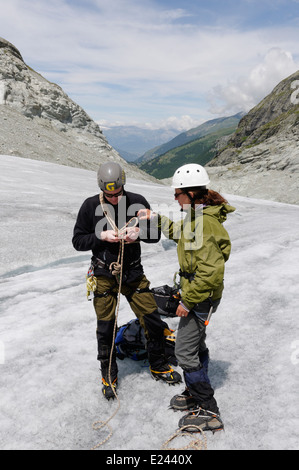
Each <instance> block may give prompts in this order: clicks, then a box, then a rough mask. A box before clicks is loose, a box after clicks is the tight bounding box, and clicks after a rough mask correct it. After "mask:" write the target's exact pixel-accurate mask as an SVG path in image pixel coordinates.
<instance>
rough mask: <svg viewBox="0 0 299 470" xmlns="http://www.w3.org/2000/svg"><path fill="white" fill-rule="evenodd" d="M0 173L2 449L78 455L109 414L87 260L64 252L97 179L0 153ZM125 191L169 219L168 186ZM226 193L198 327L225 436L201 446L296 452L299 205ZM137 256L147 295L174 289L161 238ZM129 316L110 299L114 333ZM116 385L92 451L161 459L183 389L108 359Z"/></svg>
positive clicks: (173, 260)
mask: <svg viewBox="0 0 299 470" xmlns="http://www.w3.org/2000/svg"><path fill="white" fill-rule="evenodd" d="M0 169H1V171H0V197H1V206H0V207H1V209H0V210H1V219H0V220H1V222H0V236H1V244H0V259H1V268H0V372H1V374H0V390H1V392H0V393H1V402H0V417H1V427H0V448H1V449H2V450H8V449H33V450H37V449H43V450H46V449H50V450H56V449H57V450H58V449H61V450H65V449H70V450H85V449H86V450H88V449H90V448H92V447H93V446H95V445H96V444H97V443H98V442H100V441H102V440H103V439H105V437H106V436H107V431H106V430H104V431H100V432H97V431H94V430H93V429H92V423H93V422H94V421H97V420H106V419H108V418H109V416H111V414H112V413H113V411H114V410H115V407H116V406H117V404H116V402H114V403H112V402H107V401H106V400H104V399H103V397H102V394H101V385H100V373H99V363H98V361H97V360H96V356H97V345H96V336H95V330H96V317H95V314H94V310H93V305H92V302H88V301H87V299H86V289H85V275H86V272H87V269H88V266H89V260H90V253H78V252H76V251H75V250H74V249H73V246H72V243H71V239H72V231H73V227H74V224H75V219H76V215H77V212H78V210H79V208H80V206H81V204H82V203H83V201H84V200H85V199H86V198H87V197H89V196H92V195H94V194H97V193H98V188H97V181H96V175H95V173H94V172H88V171H86V170H80V169H75V168H69V167H63V166H59V165H54V164H50V163H45V162H38V161H33V160H27V159H21V158H17V157H10V156H7V157H6V156H0ZM212 183H213V182H212ZM211 187H213V184H211ZM126 188H127V189H128V190H129V191H133V192H137V193H140V194H142V195H144V196H145V197H146V198H147V199H148V201H149V202H150V204H151V205H152V206H153V208H155V209H159V210H161V212H166V210H168V211H170V212H173V215H174V217H179V216H180V213H179V207H178V205H177V202H175V201H174V198H173V190H172V189H171V188H168V187H165V186H159V185H155V184H151V183H145V182H138V181H133V180H130V179H129V181H128V184H127V186H126ZM225 196H226V197H227V198H228V200H229V202H230V203H231V204H232V205H233V206H234V207H236V209H237V210H236V212H235V213H233V214H231V215H230V216H229V218H228V220H227V222H226V223H225V227H226V229H227V230H228V232H229V234H230V236H231V240H232V247H233V248H232V254H231V258H230V260H229V261H228V263H227V266H226V274H225V291H224V296H223V300H222V303H221V305H220V307H219V309H218V311H217V313H216V314H215V315H214V316H213V318H212V321H211V323H210V325H209V326H208V330H207V334H208V338H207V345H208V347H209V349H210V356H211V365H210V379H211V382H212V384H213V386H214V388H215V394H216V398H217V401H218V405H219V407H220V411H221V415H222V418H223V421H224V424H225V432H221V433H216V434H215V435H213V434H208V433H206V437H207V446H208V449H209V450H216V449H225V450H239V449H249V450H253V449H265V450H268V449H293V450H294V449H298V447H299V445H298V442H299V436H298V434H299V433H298V428H299V426H298V411H299V405H298V370H299V332H298V313H299V307H298V305H299V289H298V279H299V206H292V205H286V204H279V203H274V202H271V201H263V200H253V199H247V198H243V197H237V196H233V195H225ZM167 207H168V208H167ZM142 250H143V265H144V269H145V273H146V275H147V277H148V278H149V280H150V281H151V283H152V286H153V287H154V286H160V285H163V284H169V285H172V279H173V275H174V273H175V271H176V270H177V268H178V264H177V256H176V247H175V245H174V244H172V243H171V242H169V241H168V240H165V239H164V238H163V239H162V240H161V241H160V242H159V243H158V244H156V245H146V244H142ZM132 318H134V315H133V313H132V312H131V310H130V308H129V305H128V304H127V302H126V299H125V298H122V299H121V304H120V313H119V322H118V323H119V325H121V324H123V323H126V322H127V321H128V320H130V319H132ZM177 324H178V319H171V320H170V321H169V325H170V326H171V327H173V328H176V326H177ZM178 370H180V369H179V368H178ZM119 382H120V383H119V385H120V386H119V399H120V410H119V411H118V413H117V415H116V416H115V417H114V418H113V420H112V421H111V423H110V425H111V427H112V429H113V435H112V437H111V438H110V439H109V441H108V442H107V443H106V444H105V445H104V446H103V447H102V449H103V450H111V449H113V450H141V449H144V450H153V449H157V450H159V449H161V447H162V445H163V443H164V442H165V441H166V440H167V439H168V438H169V437H170V436H171V435H172V434H173V433H174V432H175V430H176V429H177V425H178V421H179V419H180V417H181V413H174V412H173V411H172V410H169V409H168V405H169V401H170V399H171V397H172V396H173V395H174V394H175V393H179V392H180V391H182V390H183V385H180V386H176V387H172V386H168V385H166V384H163V383H158V382H155V381H154V380H152V379H151V377H150V374H149V370H148V367H146V366H145V365H144V364H141V363H137V362H134V361H131V360H129V359H126V360H124V361H120V362H119Z"/></svg>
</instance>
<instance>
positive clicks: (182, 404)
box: [170, 388, 196, 411]
mask: <svg viewBox="0 0 299 470" xmlns="http://www.w3.org/2000/svg"><path fill="white" fill-rule="evenodd" d="M194 407H196V402H195V400H194V398H193V396H192V395H191V393H190V392H189V390H188V388H186V389H185V390H184V391H183V393H181V394H180V395H175V396H174V397H173V398H172V399H171V400H170V408H172V409H173V410H174V411H187V410H191V409H192V408H194Z"/></svg>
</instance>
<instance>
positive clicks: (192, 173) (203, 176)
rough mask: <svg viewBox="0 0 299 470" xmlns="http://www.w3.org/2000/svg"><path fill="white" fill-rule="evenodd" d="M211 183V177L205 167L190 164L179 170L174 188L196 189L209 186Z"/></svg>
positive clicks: (173, 183) (173, 181)
mask: <svg viewBox="0 0 299 470" xmlns="http://www.w3.org/2000/svg"><path fill="white" fill-rule="evenodd" d="M209 182H210V179H209V175H208V173H207V172H206V170H205V169H204V167H203V166H201V165H197V164H196V163H189V164H188V165H184V166H181V167H180V168H178V169H177V171H176V172H175V174H174V176H173V180H172V186H171V187H172V188H175V189H177V188H195V187H198V186H207V185H208V184H209Z"/></svg>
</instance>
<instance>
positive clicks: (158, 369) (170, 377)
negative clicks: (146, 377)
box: [147, 332, 182, 385]
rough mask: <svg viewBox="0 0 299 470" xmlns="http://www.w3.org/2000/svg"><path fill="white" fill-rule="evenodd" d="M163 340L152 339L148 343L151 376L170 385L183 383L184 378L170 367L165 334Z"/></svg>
mask: <svg viewBox="0 0 299 470" xmlns="http://www.w3.org/2000/svg"><path fill="white" fill-rule="evenodd" d="M162 335H163V336H162V338H154V339H150V340H149V341H148V342H147V353H148V361H149V364H150V372H151V376H152V378H153V379H155V380H162V381H164V382H166V383H168V384H170V385H171V384H172V385H175V384H177V383H181V381H182V377H181V375H180V374H179V373H178V372H175V371H174V370H173V368H172V367H171V366H170V365H169V363H168V361H167V359H166V357H165V342H164V333H163V332H162Z"/></svg>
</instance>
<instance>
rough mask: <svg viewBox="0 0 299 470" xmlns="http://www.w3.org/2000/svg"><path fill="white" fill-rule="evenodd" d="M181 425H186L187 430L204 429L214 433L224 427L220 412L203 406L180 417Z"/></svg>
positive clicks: (198, 430) (197, 430) (196, 430)
mask: <svg viewBox="0 0 299 470" xmlns="http://www.w3.org/2000/svg"><path fill="white" fill-rule="evenodd" d="M179 427H180V428H182V427H186V428H185V430H186V431H188V432H200V430H202V431H212V432H213V433H214V432H215V431H220V430H222V429H224V425H223V422H222V420H221V418H220V415H219V413H213V412H212V411H209V410H204V409H202V408H198V409H197V410H193V411H190V413H188V414H187V415H186V416H184V417H183V418H182V419H180V421H179Z"/></svg>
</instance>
